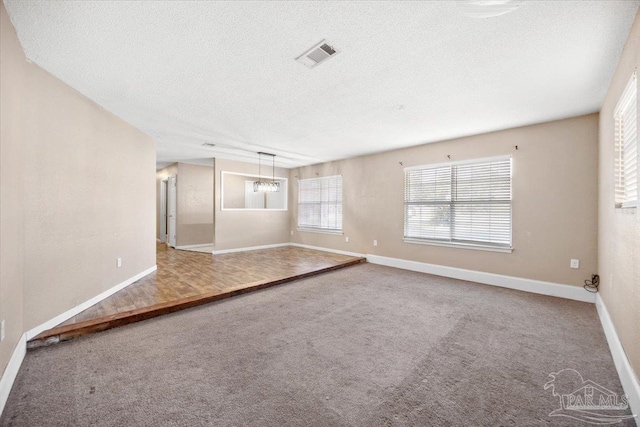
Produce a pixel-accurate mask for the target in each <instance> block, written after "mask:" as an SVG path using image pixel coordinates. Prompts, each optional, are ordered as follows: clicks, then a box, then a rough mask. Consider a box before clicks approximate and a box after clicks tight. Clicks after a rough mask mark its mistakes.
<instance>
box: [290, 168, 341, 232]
mask: <svg viewBox="0 0 640 427" xmlns="http://www.w3.org/2000/svg"><path fill="white" fill-rule="evenodd" d="M298 228H299V229H300V230H303V231H321V232H326V233H342V176H340V175H337V176H328V177H323V178H311V179H301V180H300V181H298Z"/></svg>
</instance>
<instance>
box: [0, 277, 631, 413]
mask: <svg viewBox="0 0 640 427" xmlns="http://www.w3.org/2000/svg"><path fill="white" fill-rule="evenodd" d="M564 368H573V369H576V370H578V371H579V372H580V373H581V374H582V376H583V377H584V379H585V380H586V379H590V380H592V381H595V382H597V383H599V384H601V385H603V386H604V387H606V388H608V389H610V390H612V391H614V392H616V393H621V392H622V388H621V385H620V382H619V379H618V377H617V374H616V371H615V368H614V365H613V361H612V359H611V355H610V353H609V350H608V347H607V343H606V341H605V337H604V334H603V332H602V328H601V326H600V323H599V320H598V316H597V313H596V309H595V306H594V305H592V304H586V303H580V302H575V301H568V300H563V299H559V298H552V297H546V296H541V295H534V294H528V293H524V292H518V291H512V290H508V289H502V288H497V287H491V286H485V285H479V284H474V283H469V282H464V281H459V280H453V279H446V278H441V277H437V276H430V275H425V274H419V273H412V272H408V271H403V270H397V269H392V268H387V267H381V266H375V265H371V264H362V265H358V266H354V267H350V268H346V269H342V270H338V271H335V272H332V273H328V274H324V275H321V276H316V277H313V278H309V279H306V280H301V281H297V282H293V283H290V284H286V285H281V286H278V287H274V288H270V289H267V290H264V291H260V292H256V293H251V294H247V295H244V296H241V297H236V298H232V299H229V300H224V301H220V302H218V303H213V304H210V305H207V306H201V307H197V308H194V309H190V310H187V311H183V312H179V313H175V314H172V315H168V316H165V317H162V318H156V319H152V320H149V321H145V322H141V323H137V324H133V325H129V326H126V327H123V328H119V329H114V330H111V331H107V332H104V333H100V334H95V335H92V336H89V337H86V338H80V339H77V340H73V341H70V342H67V343H63V344H59V345H56V346H53V347H48V348H42V349H38V350H34V351H31V352H29V353H28V354H27V357H26V359H25V361H24V364H23V366H22V369H21V371H20V373H19V375H18V378H17V380H16V383H15V386H14V388H13V391H12V392H11V396H10V398H9V401H8V403H7V406H6V408H5V411H4V414H3V416H2V418H1V419H0V424H1V425H3V426H75V425H77V426H90V425H91V426H158V425H165V426H199V425H215V426H241V425H242V426H400V425H402V426H406V425H410V426H511V425H514V426H538V425H539V426H547V425H557V426H576V425H588V424H583V423H580V422H578V421H576V420H572V419H569V418H561V417H549V413H550V412H552V411H553V410H555V409H558V408H559V400H558V398H557V397H553V396H552V395H551V392H550V390H544V389H543V387H544V384H545V383H546V382H547V381H548V380H549V377H548V374H549V373H551V372H557V371H560V370H562V369H564ZM617 425H627V426H630V425H634V423H633V421H626V422H623V423H621V424H617Z"/></svg>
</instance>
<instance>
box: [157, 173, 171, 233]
mask: <svg viewBox="0 0 640 427" xmlns="http://www.w3.org/2000/svg"><path fill="white" fill-rule="evenodd" d="M168 188H169V178H162V180H161V181H160V218H158V220H159V221H160V243H166V242H167V234H168V233H167V220H168V217H167V189H168Z"/></svg>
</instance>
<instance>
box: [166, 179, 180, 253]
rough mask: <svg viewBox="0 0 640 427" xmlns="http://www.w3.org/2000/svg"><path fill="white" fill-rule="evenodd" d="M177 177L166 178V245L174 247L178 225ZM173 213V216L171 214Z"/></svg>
mask: <svg viewBox="0 0 640 427" xmlns="http://www.w3.org/2000/svg"><path fill="white" fill-rule="evenodd" d="M177 181H178V177H177V175H171V176H170V177H169V178H168V188H167V245H169V246H171V247H172V248H175V247H176V240H177V237H176V234H177V232H176V228H177V225H178V206H177V203H178V201H177V199H178V185H177V184H178V182H177ZM172 212H173V214H172Z"/></svg>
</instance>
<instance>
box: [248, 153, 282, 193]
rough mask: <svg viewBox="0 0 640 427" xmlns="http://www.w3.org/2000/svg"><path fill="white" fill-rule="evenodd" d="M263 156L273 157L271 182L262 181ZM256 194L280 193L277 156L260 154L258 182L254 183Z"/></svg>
mask: <svg viewBox="0 0 640 427" xmlns="http://www.w3.org/2000/svg"><path fill="white" fill-rule="evenodd" d="M262 156H271V181H269V179H268V178H267V179H264V180H263V179H262ZM253 191H254V192H256V193H257V192H262V193H274V192H276V191H280V183H279V182H276V155H275V154H270V153H264V152H262V151H259V152H258V180H257V181H256V182H254V183H253Z"/></svg>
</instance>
